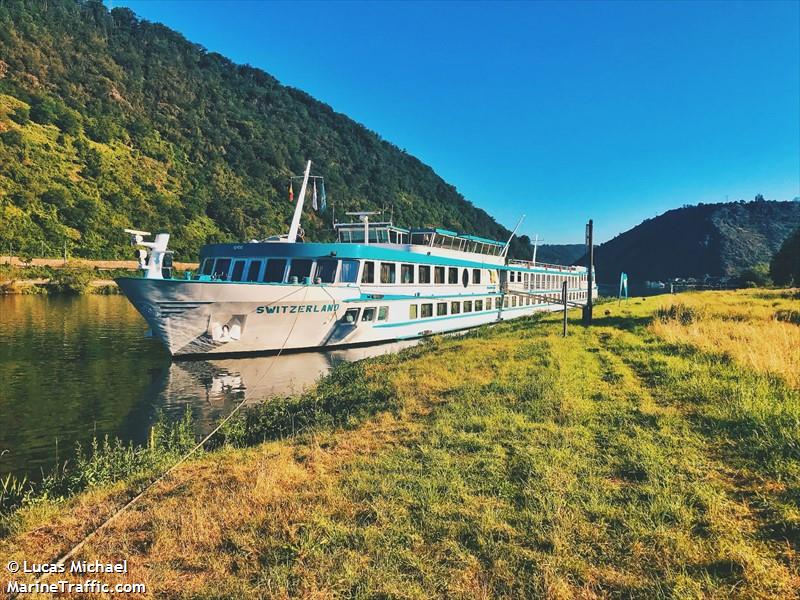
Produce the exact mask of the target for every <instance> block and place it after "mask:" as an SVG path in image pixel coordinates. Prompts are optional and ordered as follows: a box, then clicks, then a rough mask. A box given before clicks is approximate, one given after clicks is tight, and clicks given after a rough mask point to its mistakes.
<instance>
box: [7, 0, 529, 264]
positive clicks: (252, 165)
mask: <svg viewBox="0 0 800 600" xmlns="http://www.w3.org/2000/svg"><path fill="white" fill-rule="evenodd" d="M305 159H311V160H313V161H314V172H315V174H318V175H322V176H324V177H325V182H326V188H327V193H328V198H329V204H333V203H335V206H336V211H337V213H338V214H343V213H344V211H345V210H355V209H373V210H374V209H380V208H383V207H385V208H387V209H389V208H390V207H393V211H394V220H395V222H397V223H399V224H403V225H441V226H444V227H447V228H450V229H456V230H459V231H466V232H473V233H475V234H478V235H483V236H486V237H492V238H497V239H501V240H505V239H507V237H508V235H509V232H508V231H507V230H506V229H505V228H503V227H502V226H500V225H499V224H498V223H496V222H495V221H494V220H493V219H492V218H491V217H490V216H489V215H488V214H486V213H485V212H484V211H482V210H480V209H478V208H476V207H474V206H473V205H472V204H470V203H469V202H468V201H466V200H465V199H464V198H463V197H462V196H461V194H459V193H458V191H457V190H456V189H455V188H454V187H453V186H451V185H449V184H447V183H446V182H445V181H443V180H442V179H441V178H440V177H438V176H437V175H436V174H435V173H434V172H433V170H432V169H431V168H430V167H428V166H426V165H424V164H423V163H421V162H420V161H419V160H417V159H416V158H414V157H413V156H410V155H408V154H407V153H405V152H404V151H402V150H400V149H399V148H397V147H395V146H393V145H392V144H390V143H388V142H386V141H384V140H381V139H380V137H379V136H378V135H376V134H374V133H372V132H371V131H368V130H367V129H366V128H364V127H363V126H361V125H359V124H358V123H355V122H354V121H352V120H351V119H349V118H347V117H346V116H344V115H342V114H339V113H336V112H334V111H333V110H332V109H331V108H330V107H329V106H327V105H325V104H323V103H321V102H318V101H317V100H315V99H313V98H311V97H310V96H308V95H307V94H305V93H303V92H301V91H299V90H296V89H292V88H289V87H285V86H282V85H281V84H280V83H278V81H277V80H275V79H274V78H273V77H271V76H270V75H268V74H267V73H265V72H263V71H261V70H259V69H255V68H252V67H249V66H242V65H236V64H233V63H232V62H231V61H229V60H227V59H226V58H224V57H223V56H220V55H219V54H215V53H211V52H207V51H206V50H205V49H203V48H202V47H201V46H198V45H197V44H193V43H191V42H189V41H187V40H186V39H184V38H183V37H182V36H181V35H180V34H178V33H176V32H174V31H171V30H170V29H168V28H166V27H164V26H162V25H159V24H154V23H149V22H146V21H141V20H139V19H137V18H136V16H135V15H134V14H133V13H132V12H131V11H130V10H128V9H125V8H115V9H113V10H111V11H109V10H108V9H107V8H106V7H105V6H103V4H101V3H100V2H96V1H92V2H78V1H75V0H47V2H33V1H31V2H22V1H14V0H4V1H3V2H0V252H4V251H6V249H7V248H9V247H10V248H12V249H13V250H14V251H22V252H23V253H24V252H29V253H33V252H36V251H37V250H38V249H39V248H40V247H41V246H42V245H43V244H44V245H46V246H48V247H51V248H61V247H62V246H63V244H64V243H65V241H67V242H68V244H69V246H70V247H71V248H72V252H73V253H74V254H76V255H80V256H86V257H118V256H125V255H127V253H128V252H129V248H128V247H127V245H126V239H125V236H124V234H123V233H122V228H123V227H131V226H135V227H137V228H143V229H149V230H168V231H170V232H171V233H172V234H173V238H172V239H173V242H172V244H171V245H172V247H173V248H174V249H175V250H176V253H177V256H178V258H179V259H191V258H192V257H193V256H194V255H195V253H196V251H197V249H198V247H199V246H200V245H201V244H203V243H205V242H209V241H222V240H244V239H251V238H263V237H265V236H267V235H270V234H275V233H283V232H285V231H286V229H287V226H288V221H289V219H290V214H291V210H292V208H293V205H292V204H290V203H289V201H288V198H287V182H288V178H289V176H290V175H291V174H299V173H301V172H302V170H303V166H304V160H305ZM298 188H299V186H295V193H297V192H298V191H299V190H298ZM303 226H304V227H305V229H306V231H307V232H308V237H309V238H310V239H323V238H325V237H327V236H330V235H331V233H330V228H331V214H330V209H329V212H328V213H326V214H325V215H321V216H320V215H316V214H312V213H311V211H310V208H309V211H308V212H307V214H306V215H305V216H304V220H303ZM527 242H528V240H527V238H524V237H523V238H520V239H518V240H515V241H514V245H513V247H512V254H513V255H517V256H530V248H529V246H528V244H527Z"/></svg>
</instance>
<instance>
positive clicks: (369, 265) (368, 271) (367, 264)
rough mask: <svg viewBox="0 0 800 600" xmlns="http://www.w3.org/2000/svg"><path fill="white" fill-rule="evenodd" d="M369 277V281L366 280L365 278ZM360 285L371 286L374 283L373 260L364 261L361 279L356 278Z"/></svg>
mask: <svg viewBox="0 0 800 600" xmlns="http://www.w3.org/2000/svg"><path fill="white" fill-rule="evenodd" d="M367 275H369V281H367V280H366V276H367ZM358 280H359V281H360V282H361V283H366V284H373V283H375V261H374V260H365V261H364V263H363V266H362V267H361V277H359V278H358Z"/></svg>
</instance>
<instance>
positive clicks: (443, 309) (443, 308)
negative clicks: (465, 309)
mask: <svg viewBox="0 0 800 600" xmlns="http://www.w3.org/2000/svg"><path fill="white" fill-rule="evenodd" d="M446 314H447V302H439V303H438V304H437V305H436V316H437V317H441V316H443V315H446Z"/></svg>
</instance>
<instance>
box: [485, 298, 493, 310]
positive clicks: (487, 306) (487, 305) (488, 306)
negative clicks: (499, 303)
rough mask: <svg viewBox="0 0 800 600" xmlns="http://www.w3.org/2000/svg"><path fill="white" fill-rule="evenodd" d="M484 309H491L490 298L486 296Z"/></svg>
mask: <svg viewBox="0 0 800 600" xmlns="http://www.w3.org/2000/svg"><path fill="white" fill-rule="evenodd" d="M486 310H492V299H491V298H487V299H486Z"/></svg>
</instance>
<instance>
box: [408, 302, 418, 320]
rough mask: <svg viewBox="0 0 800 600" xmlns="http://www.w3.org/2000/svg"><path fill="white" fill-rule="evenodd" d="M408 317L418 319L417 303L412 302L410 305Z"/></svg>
mask: <svg viewBox="0 0 800 600" xmlns="http://www.w3.org/2000/svg"><path fill="white" fill-rule="evenodd" d="M408 318H409V319H416V318H417V305H416V304H412V305H411V306H409V307H408Z"/></svg>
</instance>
